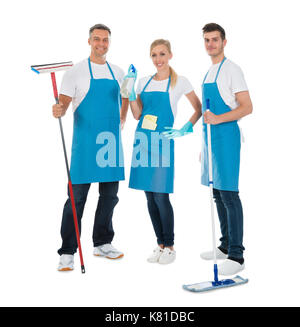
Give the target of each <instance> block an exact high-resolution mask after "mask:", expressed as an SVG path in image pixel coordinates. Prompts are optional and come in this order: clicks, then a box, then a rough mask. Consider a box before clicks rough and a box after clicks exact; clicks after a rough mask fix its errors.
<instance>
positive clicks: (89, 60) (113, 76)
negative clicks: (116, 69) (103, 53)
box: [88, 57, 116, 80]
mask: <svg viewBox="0 0 300 327" xmlns="http://www.w3.org/2000/svg"><path fill="white" fill-rule="evenodd" d="M88 62H89V70H90V75H91V79H94V76H93V72H92V66H91V59H90V57H89V58H88ZM106 64H107V67H108V69H109V71H110V73H111V76H112V78H113V79H114V80H116V79H115V75H114V73H113V71H112V69H111V68H110V65H109V63H108V62H106Z"/></svg>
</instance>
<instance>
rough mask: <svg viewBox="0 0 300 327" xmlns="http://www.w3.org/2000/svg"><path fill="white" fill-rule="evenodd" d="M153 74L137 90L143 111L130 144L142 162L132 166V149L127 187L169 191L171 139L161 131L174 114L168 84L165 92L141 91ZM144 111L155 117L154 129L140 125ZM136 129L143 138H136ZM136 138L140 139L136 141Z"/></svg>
mask: <svg viewBox="0 0 300 327" xmlns="http://www.w3.org/2000/svg"><path fill="white" fill-rule="evenodd" d="M153 77H154V75H153V76H152V77H151V78H150V79H149V81H148V83H147V84H146V85H145V87H144V89H143V91H142V92H141V94H140V97H141V100H142V103H143V111H142V116H141V118H140V121H139V123H138V125H137V128H136V133H135V140H134V144H135V145H137V144H138V143H139V144H138V146H139V153H138V155H137V156H138V157H139V158H140V159H143V164H140V165H138V166H136V165H135V164H134V163H135V162H136V160H137V158H136V153H135V151H134V152H133V155H132V163H131V172H130V180H129V187H130V188H134V189H138V190H144V191H149V192H158V193H173V189H174V140H169V139H167V138H166V137H165V136H164V135H163V134H162V132H165V131H166V130H165V129H164V127H167V126H168V127H173V124H174V116H173V112H172V108H171V104H170V96H169V87H170V81H171V79H170V77H169V81H168V86H167V90H166V91H165V92H158V91H155V92H145V89H146V88H147V86H148V85H149V83H150V82H151V80H152V78H153ZM145 115H153V116H156V117H157V122H156V123H157V126H156V129H155V130H153V131H152V130H149V129H145V128H142V125H143V120H144V117H145ZM139 133H140V134H142V136H143V139H140V136H139ZM138 140H140V142H138Z"/></svg>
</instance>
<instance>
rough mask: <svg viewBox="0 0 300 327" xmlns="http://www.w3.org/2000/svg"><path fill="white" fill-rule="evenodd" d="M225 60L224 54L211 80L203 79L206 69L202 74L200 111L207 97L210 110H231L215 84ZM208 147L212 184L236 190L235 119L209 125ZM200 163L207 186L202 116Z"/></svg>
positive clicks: (237, 142)
mask: <svg viewBox="0 0 300 327" xmlns="http://www.w3.org/2000/svg"><path fill="white" fill-rule="evenodd" d="M225 60H226V58H224V59H223V61H222V62H221V64H220V66H219V69H218V72H217V75H216V78H215V81H214V82H213V83H205V80H206V77H207V74H208V73H207V74H206V75H205V78H204V81H203V84H202V105H203V112H204V111H205V110H206V109H207V108H205V106H206V100H207V99H209V102H210V111H211V112H212V113H214V114H215V115H221V114H224V113H226V112H230V111H231V109H230V107H229V106H228V105H227V104H226V103H225V102H224V100H223V99H222V97H221V95H220V92H219V89H218V85H217V79H218V76H219V72H220V69H221V67H222V65H223V63H224V61H225ZM211 147H212V170H213V187H214V188H215V189H218V190H222V191H236V192H237V191H238V190H239V186H238V184H239V169H240V149H241V137H240V130H239V126H238V124H237V121H236V120H235V121H231V122H226V123H222V124H217V125H211ZM201 164H202V165H201V183H202V184H203V185H206V186H209V178H208V148H207V124H205V123H204V119H203V142H202V151H201Z"/></svg>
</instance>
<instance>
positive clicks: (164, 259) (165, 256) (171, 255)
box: [158, 248, 176, 264]
mask: <svg viewBox="0 0 300 327" xmlns="http://www.w3.org/2000/svg"><path fill="white" fill-rule="evenodd" d="M175 259H176V251H175V250H171V249H169V248H164V249H163V252H162V254H161V256H160V257H159V259H158V263H161V264H168V263H172V262H173V261H174V260H175Z"/></svg>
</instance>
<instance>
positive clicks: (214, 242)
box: [206, 99, 218, 282]
mask: <svg viewBox="0 0 300 327" xmlns="http://www.w3.org/2000/svg"><path fill="white" fill-rule="evenodd" d="M209 109H210V103H209V99H206V111H209ZM207 145H208V178H209V190H210V210H211V226H212V245H213V255H214V275H215V282H217V281H218V266H217V253H216V233H215V216H214V202H213V173H212V151H211V125H210V124H207Z"/></svg>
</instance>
